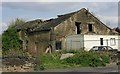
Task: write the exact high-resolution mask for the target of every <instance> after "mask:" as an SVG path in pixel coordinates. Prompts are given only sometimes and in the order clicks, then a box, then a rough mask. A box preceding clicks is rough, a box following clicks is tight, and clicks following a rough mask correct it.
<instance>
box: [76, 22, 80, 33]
mask: <svg viewBox="0 0 120 74" xmlns="http://www.w3.org/2000/svg"><path fill="white" fill-rule="evenodd" d="M80 24H81V23H80V22H75V26H76V34H80V33H81V27H80Z"/></svg>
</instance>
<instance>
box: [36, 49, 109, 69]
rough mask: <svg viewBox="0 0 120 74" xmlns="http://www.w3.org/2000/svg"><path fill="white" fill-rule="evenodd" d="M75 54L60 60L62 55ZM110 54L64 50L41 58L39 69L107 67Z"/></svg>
mask: <svg viewBox="0 0 120 74" xmlns="http://www.w3.org/2000/svg"><path fill="white" fill-rule="evenodd" d="M65 53H73V54H75V55H74V56H73V57H69V58H66V59H63V60H60V57H61V55H62V54H65ZM109 61H110V57H109V54H108V53H99V52H87V51H84V50H62V51H58V52H55V53H52V54H45V55H43V56H41V57H40V62H41V63H40V64H38V66H37V67H38V68H39V69H41V70H43V69H56V68H57V69H60V68H72V67H98V66H105V65H106V64H107V63H109Z"/></svg>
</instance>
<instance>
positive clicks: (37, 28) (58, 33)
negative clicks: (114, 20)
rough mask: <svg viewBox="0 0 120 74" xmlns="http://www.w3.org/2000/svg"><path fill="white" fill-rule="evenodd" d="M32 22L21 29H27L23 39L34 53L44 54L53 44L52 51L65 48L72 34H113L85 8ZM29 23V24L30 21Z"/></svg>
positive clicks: (27, 47) (29, 50)
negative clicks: (67, 38) (66, 39)
mask: <svg viewBox="0 0 120 74" xmlns="http://www.w3.org/2000/svg"><path fill="white" fill-rule="evenodd" d="M36 23H37V24H38V25H37V24H36ZM32 24H33V26H30V27H29V26H28V27H26V26H25V27H26V28H21V29H26V30H25V31H27V33H26V37H25V38H23V40H22V41H26V42H24V43H25V46H26V50H27V51H28V52H30V53H32V54H34V55H35V54H36V53H40V54H43V53H44V52H45V50H46V48H47V47H48V46H49V45H51V46H52V49H53V50H52V51H54V50H55V49H62V48H65V38H66V37H67V36H70V35H74V34H96V35H109V34H111V33H110V31H111V29H110V28H109V27H107V26H106V25H105V24H103V23H102V22H101V21H100V20H99V19H97V18H96V17H95V16H94V15H92V14H91V13H90V12H89V11H88V10H86V9H84V8H83V9H81V10H79V11H77V12H73V13H69V14H65V15H59V17H58V18H56V19H51V20H47V21H38V20H37V21H36V22H35V23H32ZM32 24H30V25H32ZM34 24H35V25H34ZM24 25H26V24H24ZM27 25H29V23H28V22H27ZM25 31H23V32H25ZM23 36H25V34H23Z"/></svg>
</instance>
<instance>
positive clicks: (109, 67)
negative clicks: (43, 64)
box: [40, 63, 120, 74]
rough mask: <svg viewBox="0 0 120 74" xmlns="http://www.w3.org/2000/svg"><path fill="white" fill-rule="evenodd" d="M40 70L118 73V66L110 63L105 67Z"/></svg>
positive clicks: (95, 73) (90, 73)
mask: <svg viewBox="0 0 120 74" xmlns="http://www.w3.org/2000/svg"><path fill="white" fill-rule="evenodd" d="M40 72H83V73H84V72H85V73H88V74H120V73H119V72H120V66H119V67H118V66H117V65H116V63H111V64H109V65H107V66H106V67H81V68H69V69H50V70H45V71H40Z"/></svg>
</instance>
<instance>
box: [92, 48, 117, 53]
mask: <svg viewBox="0 0 120 74" xmlns="http://www.w3.org/2000/svg"><path fill="white" fill-rule="evenodd" d="M90 51H97V52H110V53H114V54H117V52H118V50H117V49H113V48H112V47H110V46H94V47H92V48H91V49H90Z"/></svg>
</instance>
